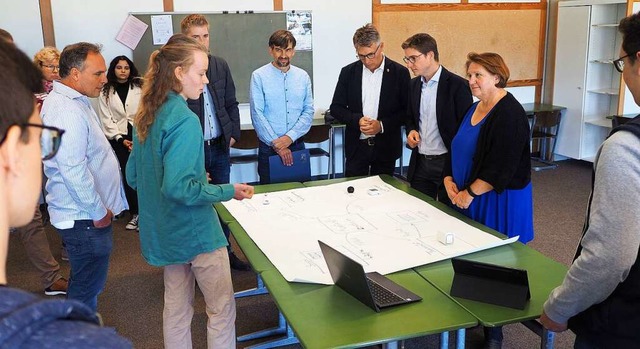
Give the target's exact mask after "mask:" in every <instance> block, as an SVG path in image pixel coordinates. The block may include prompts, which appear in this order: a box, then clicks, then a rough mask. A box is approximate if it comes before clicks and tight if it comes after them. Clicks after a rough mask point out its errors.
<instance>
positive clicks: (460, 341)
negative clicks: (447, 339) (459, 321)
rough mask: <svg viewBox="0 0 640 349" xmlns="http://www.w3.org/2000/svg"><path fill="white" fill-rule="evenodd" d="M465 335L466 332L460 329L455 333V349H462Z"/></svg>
mask: <svg viewBox="0 0 640 349" xmlns="http://www.w3.org/2000/svg"><path fill="white" fill-rule="evenodd" d="M466 334H467V330H465V329H464V328H461V329H459V330H458V331H457V335H458V336H457V337H458V338H457V339H456V349H464V341H465V337H466Z"/></svg>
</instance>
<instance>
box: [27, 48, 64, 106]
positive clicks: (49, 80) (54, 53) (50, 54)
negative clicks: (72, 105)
mask: <svg viewBox="0 0 640 349" xmlns="http://www.w3.org/2000/svg"><path fill="white" fill-rule="evenodd" d="M59 62H60V51H58V49H56V48H55V47H51V46H46V47H44V48H42V49H41V50H40V51H38V53H36V55H35V56H34V57H33V63H34V64H35V65H36V66H37V67H38V68H40V70H41V71H42V75H43V76H44V79H43V80H42V85H43V86H44V92H42V93H37V94H36V98H37V99H38V104H42V102H43V101H44V99H45V98H46V97H47V95H48V94H49V92H51V89H52V88H53V82H54V81H55V80H60V75H58V74H59V73H60V63H59Z"/></svg>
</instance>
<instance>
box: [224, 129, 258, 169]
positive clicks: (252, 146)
mask: <svg viewBox="0 0 640 349" xmlns="http://www.w3.org/2000/svg"><path fill="white" fill-rule="evenodd" d="M258 144H259V142H258V135H257V134H256V131H255V130H241V131H240V140H239V141H237V142H236V143H234V144H233V146H232V147H231V148H233V149H239V150H242V152H241V153H235V154H230V156H229V160H230V162H231V164H249V163H252V162H258V150H257V149H258ZM249 150H253V152H251V153H248V151H249Z"/></svg>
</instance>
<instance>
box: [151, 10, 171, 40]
mask: <svg viewBox="0 0 640 349" xmlns="http://www.w3.org/2000/svg"><path fill="white" fill-rule="evenodd" d="M151 34H152V36H153V44H154V45H164V44H166V43H167V41H169V38H170V37H171V35H173V23H172V22H171V15H157V16H151Z"/></svg>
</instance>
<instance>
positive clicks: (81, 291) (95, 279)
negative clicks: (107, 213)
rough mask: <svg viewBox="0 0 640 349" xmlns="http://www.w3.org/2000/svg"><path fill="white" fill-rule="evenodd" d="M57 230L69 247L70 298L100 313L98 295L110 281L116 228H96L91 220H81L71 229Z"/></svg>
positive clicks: (68, 295) (68, 294) (68, 293)
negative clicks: (110, 257) (109, 273)
mask: <svg viewBox="0 0 640 349" xmlns="http://www.w3.org/2000/svg"><path fill="white" fill-rule="evenodd" d="M56 230H57V231H58V234H60V236H61V237H62V241H63V242H64V243H65V245H66V246H67V253H68V254H69V263H70V264H71V272H70V274H71V275H70V276H69V290H68V291H67V298H68V299H76V300H78V301H81V302H83V303H84V304H86V305H87V306H89V308H91V309H93V311H97V308H98V294H100V293H101V292H102V290H103V289H104V285H105V284H106V282H107V271H108V270H109V256H110V255H111V249H112V248H113V227H112V226H111V225H109V226H108V227H105V228H96V227H94V226H93V221H91V220H78V221H76V222H75V225H74V226H73V228H71V229H56Z"/></svg>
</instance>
